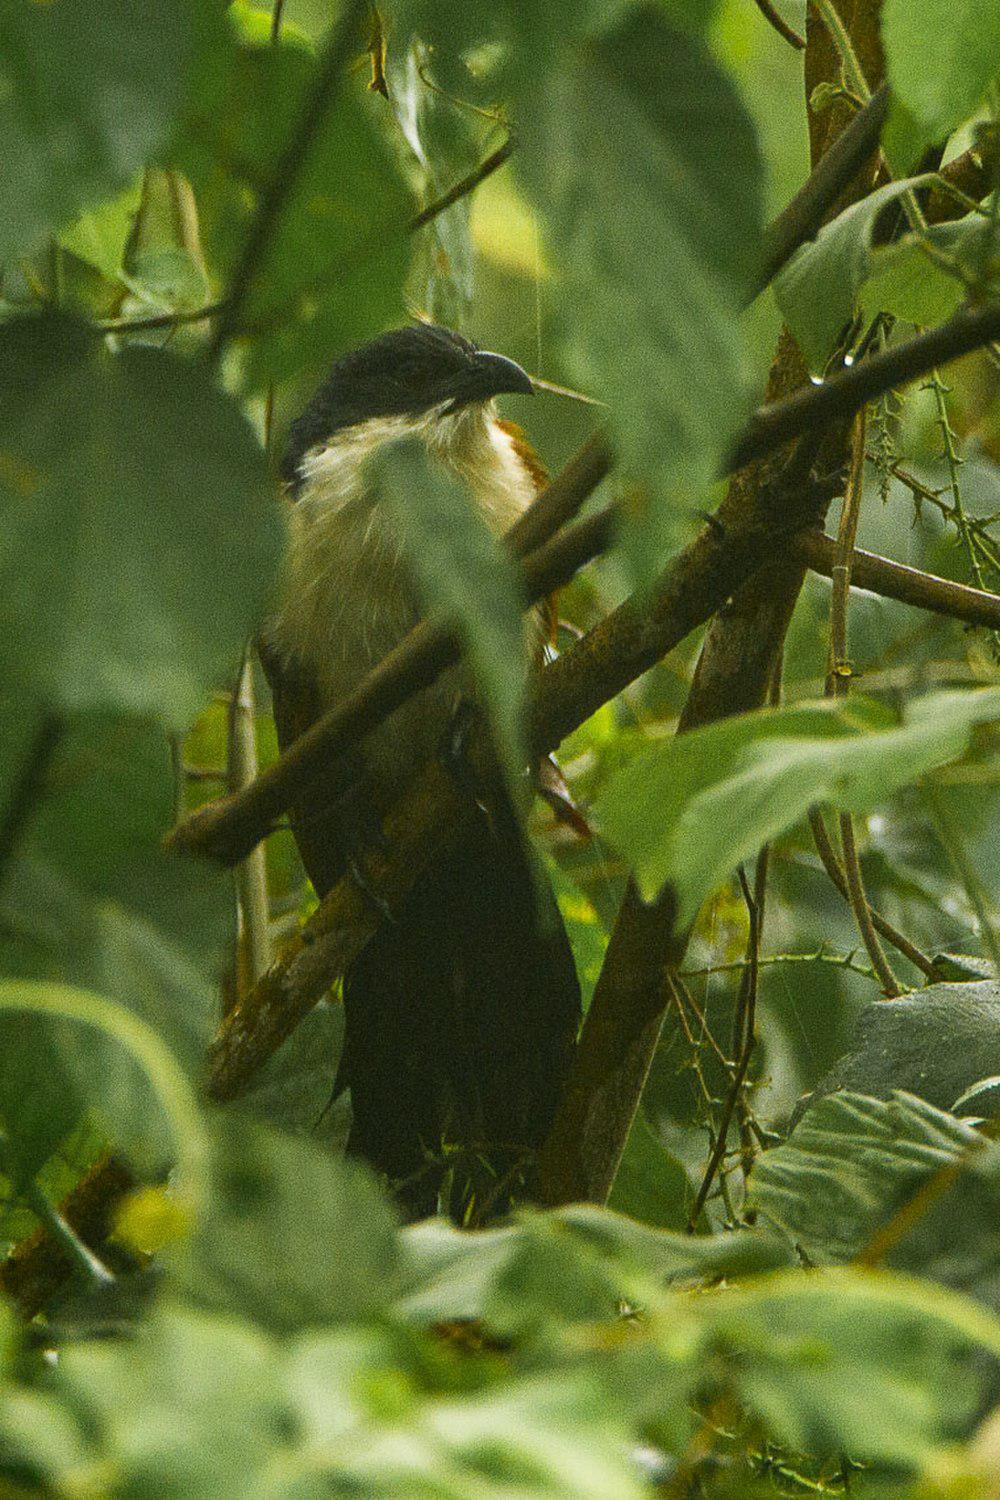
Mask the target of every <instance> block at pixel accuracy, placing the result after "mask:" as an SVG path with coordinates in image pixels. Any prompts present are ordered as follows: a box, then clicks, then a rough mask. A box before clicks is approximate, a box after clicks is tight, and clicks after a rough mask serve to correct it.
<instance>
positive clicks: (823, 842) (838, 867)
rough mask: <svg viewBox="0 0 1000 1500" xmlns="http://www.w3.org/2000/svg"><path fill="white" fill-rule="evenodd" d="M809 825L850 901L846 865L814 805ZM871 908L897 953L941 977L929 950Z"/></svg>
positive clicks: (836, 883) (828, 869)
mask: <svg viewBox="0 0 1000 1500" xmlns="http://www.w3.org/2000/svg"><path fill="white" fill-rule="evenodd" d="M809 826H810V828H811V830H812V835H813V841H814V843H815V845H816V852H817V854H818V855H819V857H820V861H821V863H822V865H823V868H824V870H825V871H826V873H827V875H828V876H829V877H830V880H831V882H832V883H833V885H834V886H835V887H836V889H837V890H838V891H839V892H840V894H841V896H843V898H844V900H845V901H849V900H850V892H849V891H848V887H847V875H846V873H845V871H844V867H843V865H842V864H841V863H840V860H839V859H838V858H837V853H836V850H835V849H834V847H833V844H832V843H831V842H830V835H829V834H828V833H827V831H826V824H825V823H824V821H823V814H822V813H821V812H820V811H819V809H818V808H813V809H812V810H811V811H810V813H809ZM868 910H869V914H870V916H871V920H872V925H873V926H874V928H875V930H876V932H878V933H879V934H880V935H881V936H882V937H884V938H885V940H886V942H888V943H891V944H892V946H893V947H894V948H895V949H896V950H897V952H899V953H901V954H902V955H903V957H904V958H908V959H909V961H910V963H911V964H913V966H914V968H916V969H919V970H920V972H921V974H923V975H925V976H926V978H928V979H930V980H932V981H933V980H935V979H937V978H939V975H938V972H937V969H936V968H935V967H934V963H933V961H932V960H931V959H929V958H928V957H927V955H926V953H921V951H920V949H919V948H918V947H917V946H916V944H915V943H911V942H910V939H909V938H908V937H907V936H906V935H905V933H902V932H900V931H899V930H898V929H897V928H895V927H894V926H893V925H892V923H891V922H889V921H887V920H886V918H885V917H883V916H882V913H881V912H879V911H877V910H876V908H875V907H873V906H871V905H869V908H868Z"/></svg>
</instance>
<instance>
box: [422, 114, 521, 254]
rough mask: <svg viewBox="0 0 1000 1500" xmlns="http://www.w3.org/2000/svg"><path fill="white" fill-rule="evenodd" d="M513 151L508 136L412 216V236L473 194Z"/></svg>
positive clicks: (511, 141)
mask: <svg viewBox="0 0 1000 1500" xmlns="http://www.w3.org/2000/svg"><path fill="white" fill-rule="evenodd" d="M513 150H514V138H513V136H508V137H507V139H506V140H505V141H504V143H503V145H502V146H498V147H497V149H496V150H495V151H494V152H492V153H491V154H490V155H489V156H487V157H485V158H484V160H483V161H481V162H480V163H479V165H478V167H474V168H473V170H472V171H471V172H470V173H469V174H468V176H466V177H463V178H462V179H461V181H460V182H456V183H455V185H454V187H451V188H449V189H448V191H447V192H446V193H442V195H441V197H440V198H435V200H434V202H433V203H428V205H427V207H426V208H422V209H421V210H420V212H419V213H418V214H414V216H413V218H412V219H411V220H410V225H409V228H410V233H411V234H412V233H414V232H415V231H416V230H418V229H423V227H424V225H425V224H429V223H430V222H431V220H432V219H436V218H437V216H438V214H443V213H444V212H445V210H446V209H449V208H451V207H452V206H453V204H455V203H458V202H459V201H460V200H461V199H462V198H467V197H468V196H469V194H470V193H472V192H475V190H476V188H477V187H478V186H479V184H480V183H481V182H485V181H486V179H487V177H491V176H492V175H493V173H494V172H495V171H496V170H497V168H498V167H502V166H503V164H504V162H505V161H509V159H510V156H511V154H512V152H513Z"/></svg>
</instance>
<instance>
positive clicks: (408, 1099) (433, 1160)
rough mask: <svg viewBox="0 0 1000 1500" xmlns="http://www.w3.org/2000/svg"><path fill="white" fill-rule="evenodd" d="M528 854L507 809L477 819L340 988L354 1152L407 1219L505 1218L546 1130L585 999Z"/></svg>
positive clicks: (343, 1078) (343, 1079) (341, 1081)
mask: <svg viewBox="0 0 1000 1500" xmlns="http://www.w3.org/2000/svg"><path fill="white" fill-rule="evenodd" d="M529 859H530V855H529V854H528V853H527V852H526V850H525V846H524V841H523V838H522V835H521V832H520V830H519V828H518V825H517V822H516V818H515V814H514V812H513V809H512V808H510V807H509V806H508V807H506V808H501V809H500V812H499V815H498V816H497V817H494V818H493V819H492V820H491V821H490V822H489V823H487V821H486V819H483V822H482V824H481V826H480V827H479V829H478V830H477V832H476V833H475V834H474V836H473V837H472V838H471V839H468V840H467V841H466V842H465V843H464V844H463V847H462V849H461V851H460V852H458V853H457V854H455V855H453V856H452V857H451V858H450V859H448V861H447V862H445V863H443V864H441V865H439V866H437V867H435V869H434V870H433V871H432V872H431V873H430V874H429V875H428V877H426V878H425V879H424V880H423V881H422V882H421V883H420V884H419V885H418V886H417V888H415V889H414V891H413V892H412V893H411V895H410V897H409V899H408V902H407V904H406V906H405V908H404V909H403V911H402V912H401V913H400V914H399V915H398V918H397V921H396V922H395V924H393V925H386V926H383V927H382V928H381V929H380V930H379V932H378V933H377V934H376V936H375V937H374V938H373V939H372V941H371V942H370V943H369V944H368V946H367V948H366V949H365V951H364V953H363V954H362V955H361V957H360V958H359V959H358V961H357V962H356V963H355V964H354V966H353V967H352V969H351V970H350V972H349V973H348V975H347V977H346V979H345V983H344V1004H345V1009H346V1016H347V1028H346V1039H345V1046H344V1055H343V1058H342V1061H341V1067H340V1074H339V1076H338V1088H343V1087H349V1088H350V1090H351V1101H352V1106H353V1112H354V1125H353V1129H352V1132H351V1137H350V1141H349V1149H350V1150H351V1151H352V1152H354V1153H356V1154H357V1155H359V1156H363V1157H365V1158H366V1159H367V1160H368V1161H369V1162H371V1164H372V1165H373V1166H375V1167H376V1168H377V1169H378V1170H380V1171H382V1172H384V1173H386V1174H387V1176H388V1177H390V1178H391V1179H392V1180H393V1182H394V1183H396V1184H397V1191H398V1194H399V1197H400V1201H401V1202H402V1203H403V1205H404V1207H405V1208H406V1209H407V1210H408V1211H409V1212H410V1213H411V1214H413V1215H414V1216H417V1215H420V1214H425V1213H432V1212H435V1211H437V1210H438V1209H450V1211H451V1212H453V1213H457V1214H460V1215H462V1216H463V1217H465V1218H466V1219H468V1218H470V1217H471V1218H480V1217H482V1216H483V1215H484V1214H488V1213H496V1212H498V1211H500V1210H502V1208H503V1207H504V1206H505V1204H506V1202H507V1201H508V1200H509V1197H510V1189H511V1187H512V1186H513V1187H515V1188H516V1185H517V1183H518V1180H519V1177H520V1176H521V1174H522V1173H523V1171H524V1170H525V1168H526V1166H527V1165H528V1164H530V1158H531V1156H532V1154H533V1152H534V1150H535V1149H536V1148H537V1147H538V1146H540V1145H541V1143H542V1141H543V1140H544V1138H545V1135H546V1133H547V1131H548V1127H549V1125H550V1123H551V1121H552V1117H553V1113H554V1110H555V1107H556V1104H557V1102H558V1099H559V1094H560V1091H561V1088H562V1084H563V1082H564V1079H565V1076H566V1071H567V1068H568V1066H569V1061H570V1058H571V1055H572V1047H573V1040H574V1037H575V1034H576V1029H577V1025H578V1023H579V1014H580V991H579V985H578V982H577V976H576V969H575V966H574V963H573V957H572V953H571V951H570V947H569V942H568V939H567V937H566V932H565V929H564V927H563V925H562V921H561V918H560V917H559V914H558V912H557V910H556V907H555V902H554V899H552V897H551V893H550V892H548V891H544V892H543V893H542V894H541V895H540V893H539V881H538V880H536V879H534V878H533V874H532V870H531V867H530V864H529ZM546 907H547V908H548V909H545V908H546Z"/></svg>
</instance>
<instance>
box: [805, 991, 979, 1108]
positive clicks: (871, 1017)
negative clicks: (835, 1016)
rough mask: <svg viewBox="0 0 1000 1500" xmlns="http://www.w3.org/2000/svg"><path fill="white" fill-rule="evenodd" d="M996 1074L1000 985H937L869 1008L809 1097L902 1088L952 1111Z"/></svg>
mask: <svg viewBox="0 0 1000 1500" xmlns="http://www.w3.org/2000/svg"><path fill="white" fill-rule="evenodd" d="M994 1073H1000V985H998V984H997V982H996V980H988V981H985V982H981V983H978V984H975V983H974V984H932V985H929V986H928V987H927V989H923V990H918V991H917V992H916V993H915V994H913V995H906V996H905V997H904V998H903V999H900V1000H892V1001H877V1002H875V1003H873V1004H871V1005H866V1006H865V1008H864V1010H862V1012H861V1014H860V1015H859V1017H858V1021H857V1028H856V1031H855V1034H854V1038H853V1041H852V1045H851V1050H850V1051H849V1052H848V1053H847V1054H846V1056H845V1057H843V1058H841V1059H840V1061H839V1062H838V1063H837V1064H836V1065H835V1067H833V1068H832V1069H831V1071H830V1072H829V1073H828V1074H827V1075H826V1077H825V1078H824V1079H823V1080H822V1082H821V1083H820V1084H819V1085H818V1086H817V1089H816V1092H815V1094H813V1095H812V1096H811V1099H815V1098H822V1096H823V1095H824V1094H829V1093H832V1092H833V1091H834V1090H835V1089H852V1090H853V1091H854V1092H855V1093H860V1094H870V1095H872V1097H874V1098H876V1099H887V1098H889V1096H890V1095H891V1094H892V1093H893V1092H894V1091H895V1090H897V1089H905V1090H906V1091H907V1093H910V1094H917V1095H919V1097H920V1098H921V1099H926V1100H928V1102H929V1103H931V1104H934V1105H936V1106H937V1107H938V1109H952V1108H954V1106H955V1104H956V1102H957V1100H958V1099H959V1097H960V1095H962V1094H964V1093H965V1091H966V1090H967V1089H969V1088H971V1087H972V1085H973V1084H975V1083H978V1082H979V1081H980V1080H981V1079H984V1078H988V1077H990V1076H991V1075H992V1074H994ZM808 1102H810V1101H807V1103H808Z"/></svg>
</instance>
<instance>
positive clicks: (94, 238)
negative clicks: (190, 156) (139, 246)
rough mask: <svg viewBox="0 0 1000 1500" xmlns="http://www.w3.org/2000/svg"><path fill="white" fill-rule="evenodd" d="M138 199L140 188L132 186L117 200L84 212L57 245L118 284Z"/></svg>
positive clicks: (62, 234)
mask: <svg viewBox="0 0 1000 1500" xmlns="http://www.w3.org/2000/svg"><path fill="white" fill-rule="evenodd" d="M140 197H141V189H140V187H139V185H138V184H137V183H133V184H132V185H131V186H130V187H127V188H126V189H125V191H124V192H123V193H119V194H118V195H117V197H115V198H109V199H107V200H106V201H105V202H104V203H99V204H97V205H96V206H95V207H94V208H89V209H87V210H86V211H85V212H84V213H82V214H81V215H80V217H79V218H78V219H75V220H74V221H73V223H72V224H70V225H68V226H67V228H66V229H64V230H63V231H62V233H61V234H60V236H59V243H60V245H62V247H63V249H64V250H69V251H71V253H72V254H73V255H77V256H79V257H80V259H81V260H85V261H86V262H87V264H88V265H91V266H94V267H95V269H96V270H98V271H100V273H101V275H102V276H103V277H104V279H105V280H106V281H117V280H118V278H119V276H120V275H121V269H122V257H123V256H124V254H125V245H126V242H127V240H128V237H129V234H130V232H131V230H132V224H133V221H134V219H135V214H136V210H137V209H138V207H139V199H140Z"/></svg>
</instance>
